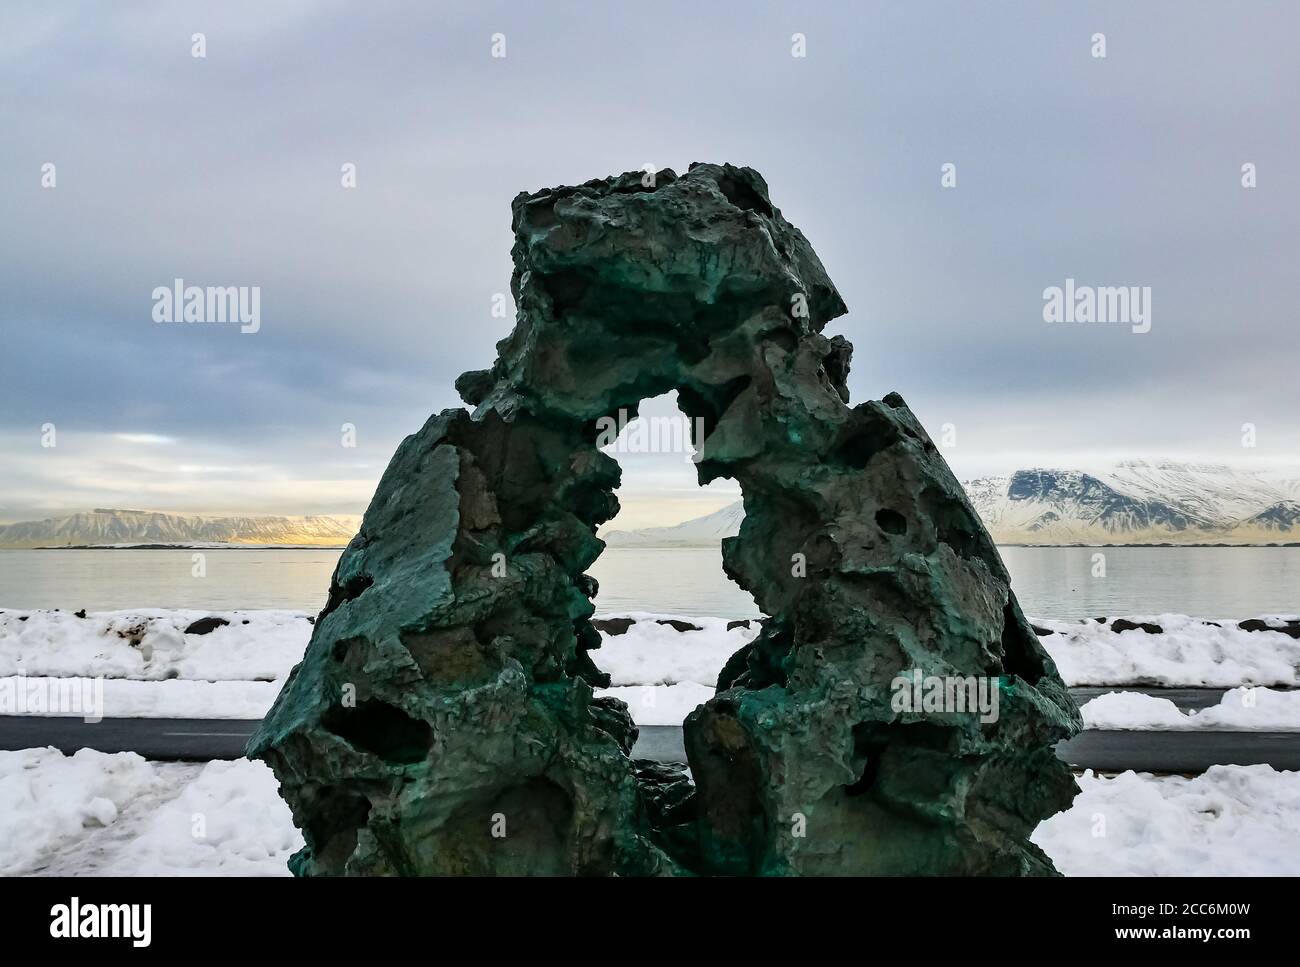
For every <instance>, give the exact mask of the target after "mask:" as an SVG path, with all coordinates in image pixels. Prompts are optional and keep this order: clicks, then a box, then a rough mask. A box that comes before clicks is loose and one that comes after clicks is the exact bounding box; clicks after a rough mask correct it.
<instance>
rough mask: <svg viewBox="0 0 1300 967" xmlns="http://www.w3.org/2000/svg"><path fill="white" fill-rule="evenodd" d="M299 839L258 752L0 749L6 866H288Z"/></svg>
mask: <svg viewBox="0 0 1300 967" xmlns="http://www.w3.org/2000/svg"><path fill="white" fill-rule="evenodd" d="M301 846H302V835H301V834H300V833H299V832H298V830H297V829H295V828H294V825H293V820H292V818H291V817H290V815H289V808H288V807H287V806H286V805H285V804H284V802H283V801H282V800H281V799H280V797H279V796H278V795H277V793H276V782H275V776H274V775H273V774H272V772H271V770H270V769H268V768H267V767H266V766H265V765H263V764H262V763H260V762H249V761H247V760H240V761H237V762H210V763H208V764H207V765H180V764H176V763H159V762H147V761H145V760H144V759H142V758H141V757H140V756H138V755H136V754H135V753H134V752H119V753H116V754H113V755H107V754H105V753H103V752H94V751H91V750H90V749H82V750H81V751H80V752H78V753H76V754H75V755H70V756H66V755H63V754H62V753H60V752H58V751H57V750H55V749H26V750H24V751H22V752H0V875H9V876H12V875H22V874H47V875H52V876H77V875H84V874H89V873H95V874H104V875H132V876H180V875H201V876H223V875H225V876H285V875H288V872H289V871H288V869H287V868H286V866H285V864H286V863H287V862H288V859H289V857H290V855H292V854H293V852H294V851H295V850H297V849H299V848H300V847H301Z"/></svg>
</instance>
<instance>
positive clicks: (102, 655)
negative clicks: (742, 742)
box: [0, 610, 1300, 729]
mask: <svg viewBox="0 0 1300 967" xmlns="http://www.w3.org/2000/svg"><path fill="white" fill-rule="evenodd" d="M211 617H216V618H220V619H222V620H225V621H227V622H229V623H228V624H226V625H221V626H218V627H216V628H215V629H213V630H211V631H207V633H204V634H195V633H191V634H186V633H185V630H186V629H187V628H189V627H191V626H193V625H194V623H195V622H196V621H200V620H202V619H205V618H211ZM309 617H310V616H309V615H307V614H306V613H304V612H297V611H232V612H213V613H208V612H202V611H163V610H155V611H119V612H103V613H96V614H90V615H88V616H86V617H85V618H79V617H77V616H76V615H75V614H72V613H69V612H62V611H0V714H35V715H75V716H82V715H83V714H85V712H83V710H82V708H81V707H80V705H79V704H78V703H79V702H80V703H82V704H84V703H86V702H91V701H93V700H96V699H98V700H100V701H102V710H101V711H100V712H99V713H98V714H99V715H100V716H101V717H128V716H139V717H178V718H179V717H189V718H259V717H261V716H262V715H264V714H265V713H266V711H267V710H268V709H269V708H270V706H271V703H272V702H273V701H274V700H275V695H276V693H277V692H278V691H279V689H280V687H281V685H282V684H283V682H284V679H285V677H286V676H287V675H288V672H289V670H290V669H291V668H292V667H293V665H294V663H295V662H297V660H298V659H299V658H300V657H301V655H302V651H303V649H304V648H305V647H306V644H307V640H308V639H309V638H310V636H311V628H312V625H311V623H310V621H309V620H308V619H309ZM601 617H602V618H605V619H609V618H627V619H632V621H633V623H632V624H631V625H630V626H628V628H627V630H626V631H625V632H624V633H622V634H602V640H603V643H602V647H601V648H600V650H599V651H598V652H596V654H595V656H594V657H595V659H596V662H597V664H598V665H599V666H600V667H601V668H602V669H604V670H605V671H607V672H609V674H610V678H611V685H612V687H611V688H610V689H607V690H605V692H604V694H609V695H614V696H616V697H618V698H621V699H623V700H624V701H626V702H627V703H628V705H629V706H630V707H631V710H632V715H633V718H634V719H635V720H636V721H637V722H638V723H639V724H641V725H670V724H672V725H675V724H679V723H680V722H681V721H682V719H683V718H684V717H685V715H686V713H687V712H689V711H690V710H691V709H692V708H694V707H695V706H696V705H698V704H699V703H700V702H703V701H705V700H706V699H707V698H708V697H709V696H710V695H711V694H712V689H713V685H714V683H715V682H716V681H717V677H718V672H719V670H720V669H721V668H722V666H723V664H724V663H725V662H726V661H727V659H728V658H730V657H731V656H732V655H733V654H734V653H735V652H736V651H738V650H739V649H740V648H742V647H743V646H744V645H745V644H746V643H747V642H749V641H751V640H753V638H754V636H755V635H756V634H757V633H758V625H757V623H756V622H754V623H752V624H751V626H750V627H744V626H738V627H734V628H731V629H728V628H727V624H728V623H729V622H728V621H727V620H726V619H725V618H700V617H692V618H680V617H674V616H671V615H656V614H646V613H642V612H629V613H626V614H622V615H602V616H601ZM1264 617H1265V619H1266V620H1267V621H1268V622H1270V623H1273V624H1277V623H1280V622H1281V621H1284V620H1286V619H1287V617H1288V616H1279V615H1267V616H1264ZM668 619H673V620H677V621H685V622H687V623H688V624H689V625H692V626H694V627H697V628H699V630H698V631H696V630H687V631H679V630H677V629H676V628H674V627H672V626H671V625H668V624H661V623H659V622H660V621H662V620H668ZM1115 620H1117V619H1112V621H1111V622H1108V623H1104V624H1103V623H1099V622H1096V621H1083V622H1066V621H1052V620H1050V619H1034V623H1035V624H1036V625H1037V626H1038V627H1040V628H1044V629H1046V630H1049V631H1050V632H1051V633H1050V634H1048V635H1046V636H1044V637H1043V638H1042V639H1041V641H1042V642H1043V644H1044V645H1045V646H1046V648H1047V650H1048V651H1049V652H1050V653H1051V655H1052V657H1053V658H1054V659H1055V660H1056V662H1057V665H1058V667H1059V668H1060V670H1061V674H1062V676H1063V677H1064V679H1065V681H1066V682H1067V683H1068V684H1070V685H1117V686H1120V685H1134V684H1138V685H1164V686H1185V687H1197V686H1206V687H1211V686H1214V687H1223V688H1232V687H1234V686H1239V685H1242V684H1243V683H1246V684H1255V685H1262V686H1296V685H1297V684H1300V681H1297V677H1298V675H1300V641H1297V640H1296V639H1294V638H1291V637H1289V636H1287V635H1285V634H1282V633H1281V632H1278V631H1253V632H1248V631H1243V630H1241V629H1240V628H1238V627H1237V622H1236V621H1235V620H1222V621H1216V622H1210V621H1206V620H1203V619H1199V618H1189V617H1187V616H1186V615H1174V614H1162V615H1142V616H1133V617H1130V618H1129V619H1127V620H1129V621H1132V622H1133V623H1135V624H1137V623H1148V624H1153V625H1156V626H1159V627H1160V628H1161V632H1160V633H1159V634H1148V633H1147V632H1146V631H1143V630H1140V629H1136V630H1127V631H1122V632H1116V631H1115V630H1114V629H1113V625H1114V621H1115ZM90 675H94V676H102V677H103V679H104V680H103V681H93V680H85V681H79V680H78V677H79V676H90ZM43 679H46V680H44V681H43ZM56 679H57V680H56ZM96 688H98V689H101V690H102V693H97V692H95V689H96ZM59 696H62V698H61V699H60V698H59ZM68 696H72V700H71V701H70V700H69V698H68ZM78 696H80V697H78ZM1251 703H1253V704H1251ZM1084 718H1085V721H1087V722H1088V724H1089V725H1090V726H1091V727H1093V728H1236V729H1252V728H1253V729H1300V694H1286V693H1277V692H1271V691H1267V690H1266V689H1256V690H1254V691H1253V692H1250V693H1244V694H1237V693H1230V694H1228V695H1226V696H1225V697H1224V699H1223V702H1222V704H1221V705H1220V706H1219V707H1218V708H1216V709H1206V710H1204V711H1202V712H1199V713H1196V714H1193V715H1188V714H1184V713H1182V712H1180V711H1179V710H1178V709H1177V708H1175V707H1174V706H1173V704H1172V703H1170V702H1168V701H1166V700H1163V699H1159V698H1151V697H1147V696H1142V695H1137V694H1133V693H1128V694H1125V695H1122V696H1103V697H1102V698H1098V699H1095V700H1093V701H1092V702H1090V703H1089V704H1088V705H1087V706H1085V711H1084Z"/></svg>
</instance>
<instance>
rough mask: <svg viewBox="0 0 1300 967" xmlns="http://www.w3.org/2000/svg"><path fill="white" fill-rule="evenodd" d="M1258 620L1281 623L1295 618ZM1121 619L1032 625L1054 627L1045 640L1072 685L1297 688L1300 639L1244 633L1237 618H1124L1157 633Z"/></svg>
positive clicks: (1037, 621) (1039, 621)
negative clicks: (1122, 623)
mask: <svg viewBox="0 0 1300 967" xmlns="http://www.w3.org/2000/svg"><path fill="white" fill-rule="evenodd" d="M1260 617H1261V618H1262V619H1263V620H1264V621H1265V623H1267V624H1270V625H1280V624H1282V623H1283V622H1285V621H1287V620H1289V619H1294V618H1295V617H1296V616H1295V615H1261V616H1260ZM1118 620H1120V619H1118V618H1112V619H1111V620H1110V621H1109V622H1107V623H1105V624H1102V623H1099V622H1096V621H1052V620H1050V619H1045V618H1035V619H1033V622H1034V624H1035V625H1037V626H1038V627H1040V628H1043V629H1046V630H1049V631H1051V632H1053V633H1052V634H1050V635H1047V636H1046V637H1044V638H1042V639H1040V640H1041V641H1042V643H1043V645H1044V646H1045V647H1046V648H1047V651H1048V653H1049V654H1051V656H1052V659H1053V661H1055V662H1056V666H1057V668H1058V669H1060V672H1061V677H1062V678H1064V679H1065V683H1066V684H1067V685H1163V686H1184V687H1220V688H1234V687H1236V686H1237V685H1285V686H1291V687H1294V686H1296V685H1300V640H1297V639H1295V638H1291V637H1289V636H1288V635H1285V634H1283V633H1282V632H1280V631H1243V630H1241V629H1240V628H1239V627H1237V624H1238V621H1237V619H1215V620H1214V621H1207V620H1205V619H1202V618H1189V617H1188V616H1187V615H1184V614H1157V615H1129V616H1127V617H1126V618H1125V619H1124V620H1126V621H1128V622H1131V623H1133V624H1142V623H1147V624H1151V625H1154V626H1156V627H1158V628H1160V629H1161V631H1160V633H1159V634H1148V633H1147V632H1145V631H1142V630H1141V629H1135V630H1128V631H1121V632H1116V631H1114V630H1113V626H1114V624H1115V623H1116V622H1117V621H1118ZM1121 627H1123V626H1121Z"/></svg>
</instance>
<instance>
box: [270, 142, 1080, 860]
mask: <svg viewBox="0 0 1300 967" xmlns="http://www.w3.org/2000/svg"><path fill="white" fill-rule="evenodd" d="M513 216H514V230H515V245H514V249H513V256H514V264H515V272H514V277H513V281H512V288H513V292H514V296H515V301H516V305H517V306H518V321H517V324H516V327H515V329H514V331H513V332H512V333H511V334H510V336H509V337H508V338H506V339H505V340H503V341H502V342H501V343H500V344H499V346H498V351H499V356H498V358H497V360H496V362H495V364H494V365H493V367H492V369H491V370H483V371H475V372H471V373H466V374H465V375H464V376H462V377H461V378H460V379H459V380H458V381H457V388H458V390H459V391H460V393H461V395H462V397H463V398H464V399H465V400H466V402H467V403H469V404H470V405H472V406H474V407H475V409H474V412H473V413H472V414H471V413H469V412H467V411H465V410H460V409H456V410H447V411H445V412H443V413H440V414H437V415H436V416H434V417H432V418H430V420H429V421H428V423H427V424H425V426H424V427H423V429H421V430H420V431H419V432H418V433H416V434H414V435H413V436H411V437H408V438H407V439H406V440H405V441H404V442H403V443H402V445H401V447H400V448H399V449H398V451H397V453H396V455H395V456H394V457H393V461H392V463H391V464H390V466H389V467H388V470H387V471H386V472H385V474H384V476H383V479H382V480H381V481H380V484H379V487H378V490H377V491H376V493H375V496H374V500H373V501H372V503H371V505H370V508H369V510H368V511H367V512H366V515H365V519H364V521H363V523H362V526H361V531H360V533H359V534H358V535H357V536H356V538H355V539H354V540H353V541H352V543H351V544H350V545H349V547H348V549H347V550H346V552H345V553H344V554H343V556H342V558H341V560H340V561H339V565H338V570H337V572H336V574H335V576H334V580H333V583H332V587H331V590H330V597H329V603H328V604H327V606H326V607H325V609H324V611H323V612H322V613H321V617H320V619H319V620H318V621H317V623H316V628H315V633H314V634H313V636H312V640H311V643H310V645H309V646H308V649H307V654H306V656H305V658H304V660H303V662H302V664H301V665H299V666H298V668H297V669H296V670H295V671H294V674H293V676H292V677H291V678H290V680H289V682H288V684H287V685H286V687H285V689H284V691H283V692H282V694H281V696H280V698H279V700H278V701H277V702H276V704H275V707H274V708H273V709H272V711H271V713H270V715H268V717H267V718H266V720H265V722H264V723H263V725H262V728H261V730H260V732H259V733H258V734H257V735H256V736H255V737H254V739H253V741H252V743H251V744H250V747H249V752H250V755H252V756H254V757H257V758H261V759H264V760H266V761H267V762H268V763H269V764H270V765H271V767H272V768H273V769H274V770H275V773H276V775H277V777H278V778H279V780H280V783H281V793H282V795H283V796H284V798H285V799H286V800H287V801H288V803H289V805H290V806H291V808H292V809H293V814H294V818H295V821H296V822H297V823H298V825H299V826H300V827H301V828H302V830H303V833H304V836H305V838H306V843H307V845H306V847H305V849H304V850H303V851H302V852H301V853H299V854H298V855H297V856H296V857H295V858H294V861H293V863H292V866H293V869H294V870H295V872H298V873H303V874H342V873H347V874H379V873H390V874H392V873H395V874H457V873H470V874H483V873H530V874H544V873H555V874H573V873H594V874H614V873H617V874H623V875H629V874H631V875H642V874H656V873H701V874H844V873H866V874H903V873H932V874H981V873H991V874H1035V873H1050V872H1053V870H1052V866H1051V863H1050V861H1049V860H1048V859H1047V857H1046V856H1044V855H1043V854H1042V853H1041V852H1040V851H1039V850H1038V849H1037V848H1035V847H1034V846H1033V845H1032V844H1030V843H1029V841H1028V837H1029V834H1030V833H1031V832H1032V831H1033V829H1034V827H1035V826H1036V825H1037V824H1038V823H1039V822H1040V821H1041V820H1042V819H1044V818H1045V817H1047V816H1050V815H1051V814H1053V813H1055V812H1057V811H1058V810H1060V809H1063V808H1065V807H1067V806H1068V805H1069V803H1070V801H1071V800H1072V798H1073V796H1074V795H1075V792H1076V786H1075V784H1074V780H1073V778H1072V776H1071V775H1070V772H1069V770H1068V769H1067V767H1066V766H1065V765H1064V764H1062V763H1060V762H1059V761H1058V760H1057V759H1056V758H1055V756H1054V755H1053V753H1052V746H1053V745H1054V743H1056V742H1057V741H1059V740H1060V739H1062V738H1065V737H1067V736H1069V735H1071V734H1073V733H1074V732H1075V731H1076V730H1077V729H1078V727H1079V718H1078V713H1077V711H1076V710H1075V708H1074V706H1073V704H1072V703H1071V700H1070V698H1069V696H1068V694H1067V693H1066V690H1065V688H1064V686H1063V684H1062V682H1061V680H1060V678H1059V677H1058V675H1057V673H1056V669H1055V668H1054V667H1053V665H1052V662H1051V660H1050V659H1049V658H1048V657H1047V655H1046V653H1045V652H1044V650H1043V649H1042V648H1041V647H1040V646H1039V644H1038V639H1037V636H1036V635H1035V634H1034V633H1033V631H1032V630H1031V629H1030V627H1029V625H1028V623H1027V622H1026V621H1025V618H1024V616H1023V615H1022V613H1021V611H1020V608H1019V606H1018V605H1017V603H1016V600H1015V597H1014V595H1013V594H1012V593H1011V588H1010V582H1009V579H1008V576H1007V572H1006V569H1005V568H1004V567H1003V565H1002V562H1001V560H1000V559H999V557H998V554H997V551H996V549H995V548H994V546H993V544H992V542H991V540H990V539H989V536H988V534H987V533H986V532H985V530H984V528H983V526H982V524H981V523H980V521H979V518H978V517H977V516H976V514H975V512H974V511H973V510H972V508H971V506H970V504H969V503H968V502H967V500H966V497H965V495H964V493H963V492H962V489H961V487H960V485H959V484H958V483H957V481H956V480H955V479H954V478H953V476H952V474H951V472H950V471H949V469H948V467H947V465H946V464H945V462H944V461H943V459H942V457H941V456H940V455H939V453H938V452H937V450H936V448H935V446H934V444H933V443H932V442H931V441H930V439H929V437H928V436H927V435H926V433H925V430H924V429H922V427H921V426H920V425H919V423H918V422H917V421H916V419H915V417H913V415H912V413H911V411H910V410H908V408H907V406H906V405H905V404H904V403H903V401H902V399H901V398H899V397H898V396H896V395H892V394H891V395H890V396H887V397H885V398H884V399H883V400H881V401H873V402H867V403H862V404H859V405H857V406H854V407H851V406H850V405H849V403H848V391H847V389H846V378H847V374H848V367H849V356H850V352H851V347H850V346H849V344H848V343H847V342H846V341H845V340H844V339H843V338H842V337H834V338H827V337H826V336H823V335H822V330H823V329H824V328H825V326H826V324H827V323H828V322H830V321H831V320H832V319H834V318H835V317H836V316H839V315H841V314H842V313H843V312H844V311H845V307H844V304H843V302H842V301H841V299H840V296H839V293H838V292H837V291H836V289H835V287H834V285H833V284H832V283H831V281H830V279H829V278H828V277H827V275H826V272H825V270H824V269H823V268H822V265H821V262H820V261H819V260H818V258H817V256H816V255H815V253H814V252H813V250H812V248H811V246H810V245H809V244H808V242H807V240H806V239H805V238H804V237H803V235H802V234H801V233H800V232H799V231H798V230H797V229H796V228H794V227H793V226H792V225H790V224H789V223H788V222H786V221H785V219H784V218H783V217H782V216H781V214H780V212H779V211H777V210H776V209H775V208H774V207H773V206H772V204H771V201H770V200H769V198H768V190H767V185H766V184H765V182H764V181H763V179H762V178H761V177H760V176H759V175H758V174H757V173H756V172H754V171H752V170H750V169H747V168H735V167H732V166H730V165H693V166H692V167H691V169H690V171H689V172H688V173H687V174H685V175H683V176H681V177H677V176H676V175H674V174H673V173H672V172H671V171H663V172H659V173H658V175H657V177H656V178H655V179H654V184H653V186H651V187H647V185H646V184H645V183H644V182H643V175H642V173H641V172H635V173H632V174H627V175H623V176H621V177H617V178H610V179H603V180H599V181H592V182H588V183H587V184H585V185H581V186H577V187H564V188H555V189H550V190H545V191H539V192H535V193H533V194H521V195H520V196H518V197H517V198H516V199H515V201H514V204H513ZM670 390H676V391H677V393H678V398H679V401H680V406H681V408H682V409H683V411H684V412H685V413H686V414H687V415H688V416H690V417H692V418H696V419H698V420H700V421H702V424H701V425H702V426H703V427H704V432H703V438H702V439H697V440H696V441H695V442H696V445H697V447H698V449H699V450H700V460H699V462H698V464H697V466H698V471H699V477H700V481H701V482H702V483H703V482H707V481H708V480H711V479H714V478H716V477H730V478H734V479H735V480H737V481H738V482H739V483H740V485H741V487H742V489H743V491H744V498H745V515H746V516H745V522H744V525H743V527H742V529H741V532H740V535H739V537H736V538H732V539H729V540H727V541H725V542H724V548H723V556H724V561H725V567H726V571H727V573H728V574H729V575H730V576H731V577H732V578H733V579H734V580H736V581H737V582H738V583H739V584H740V585H741V586H743V587H744V588H746V589H747V590H749V591H750V592H751V593H752V594H753V595H754V598H755V600H756V601H757V602H758V605H759V607H760V608H761V609H762V610H763V612H764V613H765V614H768V615H771V617H770V618H768V619H767V620H766V621H765V622H764V623H763V628H762V632H761V634H760V635H759V637H758V638H757V639H756V640H755V641H754V643H753V644H752V645H751V646H750V647H748V648H747V649H746V650H744V651H743V652H741V653H739V654H737V655H736V656H734V657H733V658H732V659H731V661H730V662H728V664H727V667H726V668H725V669H724V670H723V672H722V675H721V677H720V680H719V682H718V692H717V695H716V696H715V697H714V698H713V699H712V700H710V701H709V702H708V703H706V704H705V705H703V706H701V707H699V708H698V709H696V710H695V711H694V712H693V713H691V715H690V716H689V717H688V718H687V720H686V723H685V737H686V746H687V751H688V756H689V759H690V765H691V778H692V779H693V784H692V782H691V781H688V779H687V778H686V777H685V776H684V775H683V774H682V773H681V772H680V771H679V770H675V769H673V768H672V767H666V766H658V765H653V764H650V763H644V762H641V763H637V762H633V761H632V760H630V759H629V757H628V752H629V751H630V749H631V747H632V742H633V739H634V737H635V728H634V726H633V724H632V722H631V719H630V718H629V716H628V714H627V711H626V708H625V707H624V706H623V705H622V704H621V703H620V702H617V701H615V700H612V699H603V700H593V694H592V688H593V686H595V687H599V686H600V685H602V684H605V683H606V679H605V678H604V677H603V676H602V675H601V673H600V672H599V670H598V669H597V667H596V664H595V663H593V661H592V659H591V657H590V652H591V651H592V650H593V649H595V648H597V647H598V646H599V644H600V637H599V635H598V634H597V633H596V632H595V631H594V630H593V629H592V627H591V625H590V623H589V620H588V619H589V617H590V615H591V614H592V612H593V604H592V598H593V597H594V596H595V594H596V591H597V588H596V584H595V582H594V581H593V580H592V579H591V578H589V577H587V576H585V574H584V572H585V571H586V569H587V568H588V567H589V566H590V565H591V563H592V561H594V560H595V558H596V556H597V555H598V554H599V552H600V550H601V542H600V541H599V540H598V539H597V538H596V537H595V529H596V527H597V525H599V524H601V523H603V522H604V521H606V520H608V519H610V518H611V517H612V516H613V515H614V514H615V513H616V511H617V509H618V502H617V500H616V498H615V496H614V488H615V487H616V486H617V484H618V481H619V469H618V465H617V463H616V462H615V461H614V460H613V459H612V458H610V457H609V456H607V455H605V454H604V453H602V452H600V451H599V450H598V449H597V447H596V438H597V427H598V421H599V420H601V418H603V417H610V416H617V414H618V413H619V411H620V410H622V411H625V412H627V413H635V411H636V407H637V406H638V404H639V403H640V401H641V400H643V399H646V398H648V397H653V396H658V395H660V394H662V393H665V392H668V391H670ZM913 673H920V674H921V675H924V676H930V677H941V678H949V679H952V678H969V679H972V680H974V679H976V678H978V679H981V680H993V682H994V684H995V687H996V688H997V696H998V699H999V701H998V706H997V717H996V719H995V720H993V721H981V719H982V718H988V716H987V715H984V716H982V715H981V714H980V712H979V711H976V710H964V711H957V710H953V709H949V710H947V711H943V710H939V711H936V710H931V711H924V710H923V709H921V708H913V709H907V708H900V707H899V706H898V703H897V702H896V701H894V697H895V695H896V694H897V691H896V689H895V687H894V686H895V684H896V683H895V679H896V678H897V677H898V676H906V675H912V674H913Z"/></svg>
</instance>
